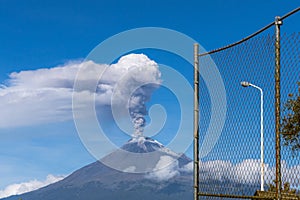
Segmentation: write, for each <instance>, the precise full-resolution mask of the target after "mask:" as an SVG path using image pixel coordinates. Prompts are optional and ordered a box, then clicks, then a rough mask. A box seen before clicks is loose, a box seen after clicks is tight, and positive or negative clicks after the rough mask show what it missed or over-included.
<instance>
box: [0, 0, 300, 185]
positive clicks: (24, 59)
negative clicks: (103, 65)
mask: <svg viewBox="0 0 300 200" xmlns="http://www.w3.org/2000/svg"><path fill="white" fill-rule="evenodd" d="M298 6H299V2H298V1H297V0H291V1H288V2H287V1H283V0H280V1H271V0H266V1H259V0H251V1H248V0H244V1H240V0H226V1H225V0H212V1H202V0H200V1H189V2H188V3H187V2H184V1H174V0H173V1H169V0H166V1H157V0H152V1H147V2H146V1H145V2H143V1H136V0H132V1H121V0H112V1H75V0H73V1H64V0H62V1H37V0H36V1H32V0H28V1H21V0H19V1H16V0H0V25H1V28H0V35H1V37H0V55H1V56H0V82H1V83H3V84H7V80H8V79H9V74H11V73H12V72H20V71H26V70H36V69H40V68H52V67H55V66H58V65H63V64H65V63H68V62H70V61H72V62H76V61H80V60H83V59H84V58H85V57H86V56H87V55H88V54H89V53H90V52H91V50H93V49H94V48H95V47H96V46H97V45H98V44H99V43H100V42H102V41H104V40H106V39H107V38H108V37H111V36H113V35H115V34H118V33H120V32H122V31H126V30H130V29H133V28H140V27H162V28H168V29H173V30H175V31H178V32H181V33H184V34H186V35H188V36H189V37H191V38H193V39H194V40H196V41H198V42H199V43H200V44H201V45H202V46H203V47H204V48H205V49H207V50H210V49H214V48H218V47H220V46H223V45H226V44H229V43H231V42H235V41H237V40H240V39H241V38H243V37H245V36H247V35H249V34H251V33H253V32H254V31H256V30H258V29H259V28H261V27H263V26H265V25H266V24H268V23H270V22H271V21H272V20H274V17H275V16H276V15H283V14H285V13H287V12H289V11H290V10H292V9H294V8H296V7H298ZM299 20H300V15H299V14H298V15H295V17H293V18H291V19H288V21H287V22H286V24H284V28H286V29H293V28H294V27H295V26H296V22H297V21H298V22H299ZM297 26H299V23H298V24H297ZM191 48H192V47H191ZM137 52H139V53H145V54H146V55H147V56H148V57H149V58H150V59H153V60H154V61H157V62H160V63H165V64H168V65H169V66H172V67H174V68H175V69H176V70H177V71H179V72H180V73H182V74H183V75H184V76H185V77H187V78H188V77H190V79H189V80H190V82H191V81H192V70H186V69H184V68H181V66H185V65H188V63H186V61H183V60H182V59H179V58H176V57H174V56H172V55H170V54H168V53H166V52H160V51H152V50H149V49H148V50H141V51H137ZM120 56H121V55H120ZM254 80H255V79H254ZM161 94H163V95H161ZM170 99H171V100H172V101H171V102H170ZM161 102H162V104H163V103H166V102H169V103H167V106H166V108H165V109H166V110H167V113H170V112H173V111H174V109H175V112H176V113H179V111H176V106H177V104H178V102H177V101H176V100H175V98H174V96H172V94H171V93H170V92H168V91H165V92H164V91H163V89H161V90H160V93H154V96H153V99H152V101H151V102H150V103H149V104H155V103H161ZM14 112H15V111H14V110H11V111H10V112H8V113H11V115H13V113H14ZM31 114H32V113H28V119H29V121H30V118H31ZM8 118H12V117H9V116H8ZM11 120H13V119H11ZM169 120H170V121H168V122H167V124H166V130H168V131H170V132H171V131H172V130H173V129H174V127H172V124H176V123H177V122H178V120H179V119H178V116H177V115H174V116H173V117H170V119H169ZM172 120H173V121H172ZM32 124H33V125H26V126H13V125H12V126H10V127H5V128H0V138H1V140H0V177H1V178H0V190H1V189H3V188H4V187H5V186H7V185H10V184H13V183H18V182H24V181H28V180H33V179H45V177H46V176H47V175H48V174H55V175H66V174H69V173H71V172H72V171H74V170H76V169H78V168H80V167H82V166H84V165H86V164H89V163H91V162H93V161H94V160H95V158H93V156H91V155H90V154H89V153H88V151H87V150H86V149H85V147H84V145H83V144H82V143H81V141H80V139H79V137H78V135H77V132H76V129H75V126H74V122H73V121H72V120H66V121H62V122H61V121H54V122H53V121H52V122H51V123H34V122H33V123H32ZM108 128H111V130H115V129H114V128H113V126H112V127H108ZM165 132H167V131H165ZM171 136H172V135H165V136H163V137H161V140H163V141H162V142H163V143H164V142H166V143H167V142H168V140H170V137H171ZM111 137H113V138H114V137H116V138H115V141H116V144H117V145H121V144H122V143H123V142H124V141H126V139H127V136H125V137H124V135H122V136H120V137H118V135H117V134H116V135H113V136H111ZM120 138H121V139H120ZM158 138H159V137H158ZM164 140H165V141H164ZM188 155H189V156H191V155H192V154H191V151H190V150H189V151H188ZM250 157H251V158H258V157H255V156H250ZM236 161H237V160H235V162H236Z"/></svg>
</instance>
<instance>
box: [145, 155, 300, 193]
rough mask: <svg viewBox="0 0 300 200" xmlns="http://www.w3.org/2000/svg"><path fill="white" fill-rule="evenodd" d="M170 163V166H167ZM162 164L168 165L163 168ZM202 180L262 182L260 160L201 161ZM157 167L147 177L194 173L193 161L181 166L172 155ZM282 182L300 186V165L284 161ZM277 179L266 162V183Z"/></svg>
mask: <svg viewBox="0 0 300 200" xmlns="http://www.w3.org/2000/svg"><path fill="white" fill-rule="evenodd" d="M168 163H171V164H169V165H168V166H166V165H167V164H168ZM161 166H166V167H164V168H162V169H161ZM199 167H200V176H201V180H215V181H220V182H226V181H233V182H235V183H241V184H251V185H254V184H259V183H260V170H261V168H260V160H259V159H257V160H256V159H246V160H243V161H242V162H240V163H232V162H231V161H224V160H214V161H206V162H200V164H199ZM156 168H157V169H160V170H156V171H153V172H152V173H150V174H147V175H146V178H148V179H153V180H156V181H166V180H169V179H171V178H173V177H175V176H178V175H180V174H181V173H183V172H184V173H192V172H193V162H190V163H188V164H186V165H184V166H182V167H179V163H178V160H176V159H174V158H172V157H170V156H161V158H160V160H159V161H158V162H157V165H156ZM281 170H282V175H283V177H282V182H284V183H285V182H289V183H291V186H292V187H293V188H299V187H300V179H299V178H296V177H297V176H299V174H300V165H294V166H288V165H287V164H286V162H285V161H282V169H281ZM273 180H275V168H274V167H270V165H269V164H265V183H266V184H269V183H273Z"/></svg>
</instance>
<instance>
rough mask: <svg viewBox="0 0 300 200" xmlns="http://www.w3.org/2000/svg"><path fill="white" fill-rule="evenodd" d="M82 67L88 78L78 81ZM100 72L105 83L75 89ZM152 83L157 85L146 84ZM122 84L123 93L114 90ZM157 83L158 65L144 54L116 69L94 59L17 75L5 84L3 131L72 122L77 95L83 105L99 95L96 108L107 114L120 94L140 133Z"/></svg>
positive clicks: (1, 92) (0, 91) (0, 97)
mask: <svg viewBox="0 0 300 200" xmlns="http://www.w3.org/2000/svg"><path fill="white" fill-rule="evenodd" d="M82 68H85V69H87V70H85V72H86V74H84V76H82V75H81V76H80V79H76V75H77V72H78V70H79V69H82ZM99 70H100V71H102V72H103V75H102V77H101V79H100V80H99V81H98V80H96V81H98V85H96V86H95V90H84V91H73V85H74V82H75V80H76V81H77V82H78V84H81V85H85V84H88V83H89V82H93V81H95V80H91V79H93V78H95V76H93V75H94V74H95V73H96V72H99ZM98 78H99V77H98ZM120 81H121V83H122V84H120V83H119V82H120ZM149 82H151V83H154V84H150V85H145V84H147V83H149ZM118 83H119V85H118V86H119V87H118V90H114V89H115V86H117V84H118ZM156 84H157V85H159V84H160V71H159V69H158V65H157V64H156V63H155V62H154V61H152V60H150V59H149V58H148V57H147V56H145V55H143V54H129V55H126V56H123V57H122V58H120V60H119V61H118V63H116V64H112V65H107V64H97V63H94V62H92V61H86V62H82V63H74V62H73V63H72V62H70V63H67V64H65V65H63V66H57V67H53V68H48V69H37V70H30V71H21V72H14V73H11V74H10V75H9V79H8V80H6V81H5V84H2V85H1V86H0V110H1V115H0V128H6V127H16V126H28V125H35V124H43V123H51V122H60V121H66V120H71V119H72V94H73V92H77V93H79V95H81V96H82V104H84V103H85V99H86V98H85V96H87V95H89V96H91V95H92V96H95V104H96V106H98V107H97V108H99V109H100V112H101V107H104V106H110V105H111V102H112V99H111V98H112V94H113V93H115V94H116V95H117V97H120V98H119V99H120V100H119V101H116V102H117V103H120V104H122V106H123V107H124V104H126V106H127V109H129V111H130V116H131V117H132V118H133V122H134V123H135V126H136V132H137V134H138V133H139V132H141V131H142V130H143V126H144V123H145V122H144V120H143V116H144V115H146V114H147V110H146V107H145V103H146V102H147V101H148V100H149V99H150V96H151V94H152V92H153V91H154V90H155V89H156V88H157V85H156ZM137 86H142V87H141V88H137V90H136V91H134V93H130V94H128V93H126V92H131V90H132V89H134V88H135V87H137ZM129 95H130V96H129ZM128 96H129V99H128ZM124 97H126V98H125V99H124Z"/></svg>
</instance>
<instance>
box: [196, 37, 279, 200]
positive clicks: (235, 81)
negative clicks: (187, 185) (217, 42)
mask: <svg viewBox="0 0 300 200" xmlns="http://www.w3.org/2000/svg"><path fill="white" fill-rule="evenodd" d="M210 56H211V58H212V59H213V61H214V63H215V64H216V66H217V67H218V69H219V72H220V74H221V76H222V78H223V82H224V86H225V89H226V93H227V97H226V98H227V114H226V121H225V125H224V128H223V131H222V133H221V135H220V137H219V139H218V141H217V143H216V145H215V146H214V148H213V149H212V151H211V152H210V153H209V154H208V155H207V156H205V157H203V158H201V163H200V192H203V193H212V194H231V195H248V196H249V195H250V196H251V195H254V193H255V191H256V190H259V189H260V177H261V160H260V159H261V156H260V155H261V151H260V148H261V119H260V116H261V111H262V110H261V109H260V108H261V107H260V105H261V93H260V91H259V90H258V89H257V88H255V87H251V86H250V87H247V88H243V87H242V85H241V82H242V81H247V82H249V83H251V84H253V85H256V86H258V87H260V88H261V89H262V90H263V102H264V111H263V118H264V146H265V151H264V152H265V156H264V163H265V164H264V171H265V172H264V176H265V181H264V188H265V189H267V188H268V185H267V184H268V183H271V182H272V180H273V179H274V170H273V169H274V167H275V157H274V155H275V151H274V134H275V133H274V36H273V35H270V34H265V35H263V36H258V37H255V38H252V39H250V40H248V41H246V42H244V43H242V44H240V45H238V46H235V47H232V48H230V49H226V50H224V51H221V52H217V53H214V54H212V55H210ZM207 59H208V56H201V57H200V58H199V65H200V74H201V68H204V67H210V66H208V62H207ZM201 94H202V95H201ZM200 95H201V96H200V142H201V141H202V142H203V141H204V138H205V137H206V130H207V127H208V126H209V123H210V119H209V114H210V110H211V108H210V106H211V105H210V102H209V98H210V97H209V93H208V91H207V89H206V86H205V84H204V82H203V83H202V82H200Z"/></svg>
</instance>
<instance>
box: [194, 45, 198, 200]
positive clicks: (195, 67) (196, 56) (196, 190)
mask: <svg viewBox="0 0 300 200" xmlns="http://www.w3.org/2000/svg"><path fill="white" fill-rule="evenodd" d="M198 194H199V45H198V44H194V200H198Z"/></svg>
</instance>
